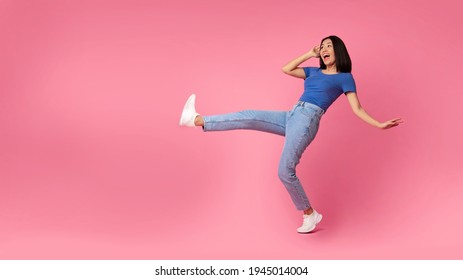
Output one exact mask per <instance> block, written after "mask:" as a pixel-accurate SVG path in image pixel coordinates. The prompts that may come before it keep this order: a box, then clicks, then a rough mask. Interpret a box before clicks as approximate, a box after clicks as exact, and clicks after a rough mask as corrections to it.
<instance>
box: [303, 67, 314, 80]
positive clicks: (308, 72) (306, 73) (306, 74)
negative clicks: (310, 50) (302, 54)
mask: <svg viewBox="0 0 463 280" xmlns="http://www.w3.org/2000/svg"><path fill="white" fill-rule="evenodd" d="M312 68H313V67H302V69H303V70H304V73H305V78H306V79H307V78H308V77H309V76H310V70H311V69H312Z"/></svg>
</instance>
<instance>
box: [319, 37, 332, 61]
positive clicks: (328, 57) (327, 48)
mask: <svg viewBox="0 0 463 280" xmlns="http://www.w3.org/2000/svg"><path fill="white" fill-rule="evenodd" d="M320 57H321V58H322V59H323V63H325V65H326V66H332V65H333V64H335V63H336V56H335V55H334V48H333V42H331V39H326V40H323V42H322V43H321V45H320Z"/></svg>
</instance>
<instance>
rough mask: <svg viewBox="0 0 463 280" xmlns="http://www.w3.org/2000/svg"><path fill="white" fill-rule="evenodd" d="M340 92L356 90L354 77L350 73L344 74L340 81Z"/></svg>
mask: <svg viewBox="0 0 463 280" xmlns="http://www.w3.org/2000/svg"><path fill="white" fill-rule="evenodd" d="M342 92H344V94H346V93H348V92H357V87H356V86H355V80H354V77H353V76H352V74H350V73H349V74H348V75H346V77H345V79H344V81H343V82H342Z"/></svg>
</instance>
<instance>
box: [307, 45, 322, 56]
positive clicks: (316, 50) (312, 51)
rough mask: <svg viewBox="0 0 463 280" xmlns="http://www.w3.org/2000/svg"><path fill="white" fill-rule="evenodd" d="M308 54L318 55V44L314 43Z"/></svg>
mask: <svg viewBox="0 0 463 280" xmlns="http://www.w3.org/2000/svg"><path fill="white" fill-rule="evenodd" d="M309 54H310V56H312V57H320V46H319V45H315V46H314V47H313V48H312V49H311V50H310V51H309Z"/></svg>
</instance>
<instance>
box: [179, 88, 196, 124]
mask: <svg viewBox="0 0 463 280" xmlns="http://www.w3.org/2000/svg"><path fill="white" fill-rule="evenodd" d="M195 98H196V95H195V94H192V95H190V97H188V100H187V101H186V102H185V106H183V110H182V115H181V116H180V121H179V123H178V124H179V125H180V126H183V125H186V124H187V122H188V120H185V115H186V114H187V112H186V109H187V108H188V107H190V103H191V102H193V100H194V99H195Z"/></svg>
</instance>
